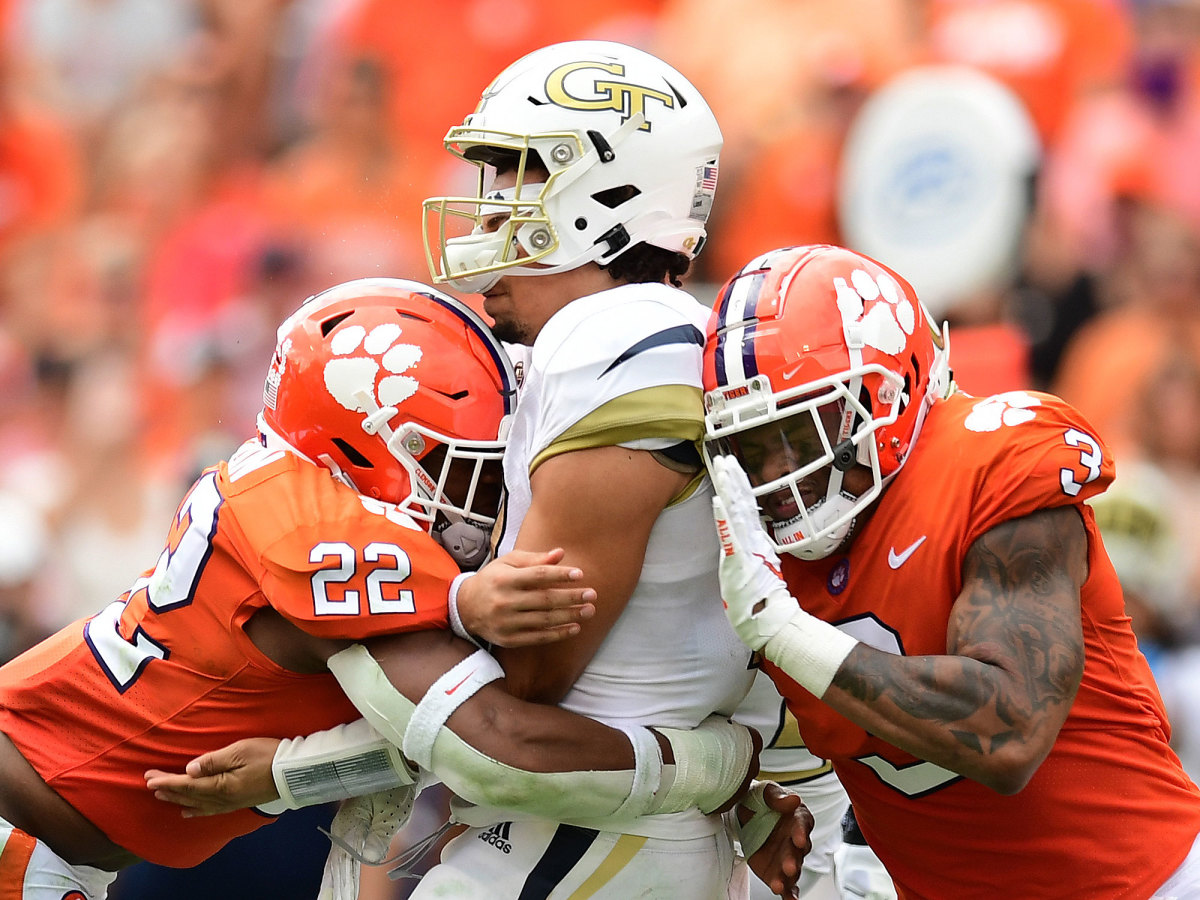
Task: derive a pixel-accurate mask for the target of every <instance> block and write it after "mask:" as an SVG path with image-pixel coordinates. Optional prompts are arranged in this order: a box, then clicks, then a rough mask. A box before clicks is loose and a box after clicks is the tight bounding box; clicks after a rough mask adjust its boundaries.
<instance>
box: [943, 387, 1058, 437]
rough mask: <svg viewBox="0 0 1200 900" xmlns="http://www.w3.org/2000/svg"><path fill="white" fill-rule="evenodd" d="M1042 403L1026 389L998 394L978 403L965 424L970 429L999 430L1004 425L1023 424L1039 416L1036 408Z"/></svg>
mask: <svg viewBox="0 0 1200 900" xmlns="http://www.w3.org/2000/svg"><path fill="white" fill-rule="evenodd" d="M1041 405H1042V401H1041V400H1039V399H1038V398H1037V397H1034V396H1032V395H1030V394H1027V393H1025V391H1009V392H1008V393H1006V394H996V395H995V396H994V397H988V398H987V399H986V400H982V401H980V402H979V403H976V404H975V407H974V408H973V409H972V410H971V412H970V414H969V415H968V416H967V418H966V421H965V422H963V424H964V425H966V427H967V430H968V431H997V430H999V429H1000V428H1001V427H1002V426H1004V425H1008V426H1013V425H1023V424H1024V423H1026V422H1028V421H1030V420H1031V419H1033V418H1034V417H1035V416H1037V413H1036V412H1035V409H1036V408H1037V407H1039V406H1041Z"/></svg>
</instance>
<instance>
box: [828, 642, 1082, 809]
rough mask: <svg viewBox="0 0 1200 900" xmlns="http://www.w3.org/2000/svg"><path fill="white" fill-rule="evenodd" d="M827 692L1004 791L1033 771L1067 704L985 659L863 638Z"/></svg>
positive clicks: (898, 740)
mask: <svg viewBox="0 0 1200 900" xmlns="http://www.w3.org/2000/svg"><path fill="white" fill-rule="evenodd" d="M1072 698H1073V694H1072ZM823 699H824V701H825V702H826V703H828V704H829V705H830V706H832V707H833V708H834V709H835V710H837V711H838V712H840V713H841V714H842V715H844V716H846V718H848V719H850V720H851V721H853V722H855V723H857V724H858V725H860V726H862V727H863V728H864V729H866V730H867V731H869V732H870V733H871V734H873V735H875V736H876V737H878V738H880V739H882V740H885V741H887V742H888V743H890V744H894V745H895V746H896V747H899V748H900V749H902V750H905V751H907V752H909V753H911V754H912V755H914V756H916V757H918V758H919V759H923V760H926V761H928V762H931V763H934V764H935V765H938V766H941V767H942V768H944V769H948V770H949V771H951V772H955V773H958V774H960V775H964V776H966V777H968V778H971V779H972V780H975V781H978V782H980V783H982V784H984V785H986V786H988V787H991V788H992V789H994V790H996V791H999V792H1000V793H1004V794H1010V793H1014V792H1015V791H1018V790H1020V789H1021V788H1022V787H1024V785H1025V784H1026V783H1027V782H1028V780H1029V778H1030V777H1032V775H1033V773H1034V771H1036V769H1037V767H1038V765H1040V764H1041V761H1042V760H1043V759H1044V758H1045V756H1046V754H1047V753H1049V751H1050V748H1051V746H1053V743H1054V739H1055V737H1056V736H1057V733H1058V729H1059V727H1061V724H1062V719H1063V717H1064V716H1065V709H1066V708H1069V706H1070V701H1069V700H1064V701H1063V702H1065V707H1064V708H1063V709H1061V710H1060V709H1058V708H1056V707H1057V706H1058V705H1059V704H1050V706H1049V707H1039V706H1038V705H1036V704H1034V703H1032V702H1031V698H1030V697H1029V696H1028V688H1026V687H1023V686H1022V685H1021V681H1020V679H1017V678H1014V677H1013V676H1012V675H1011V674H1010V673H1008V672H1005V671H1004V670H1003V669H1001V668H999V667H997V666H995V665H991V664H989V663H986V662H982V661H980V660H976V659H970V658H967V657H963V656H914V657H907V656H898V655H896V654H893V653H884V652H882V651H879V650H875V649H874V648H871V647H868V646H866V645H863V644H860V645H858V646H857V647H856V648H855V649H854V650H853V651H851V653H850V655H849V656H847V657H846V659H845V661H844V662H843V663H842V665H841V667H840V668H839V669H838V672H837V674H836V675H835V676H834V679H833V683H832V684H831V685H830V687H829V690H828V691H826V693H825V695H824V697H823Z"/></svg>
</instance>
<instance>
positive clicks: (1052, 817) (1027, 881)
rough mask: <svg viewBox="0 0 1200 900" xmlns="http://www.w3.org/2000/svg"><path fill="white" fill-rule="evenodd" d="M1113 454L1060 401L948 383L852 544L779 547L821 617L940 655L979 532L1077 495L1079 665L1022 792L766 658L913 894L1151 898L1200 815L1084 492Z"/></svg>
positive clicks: (866, 636) (1105, 476)
mask: <svg viewBox="0 0 1200 900" xmlns="http://www.w3.org/2000/svg"><path fill="white" fill-rule="evenodd" d="M1113 471H1114V470H1113V461H1112V459H1111V458H1110V457H1109V455H1108V451H1107V448H1106V447H1105V446H1104V445H1103V444H1102V443H1101V442H1100V440H1099V438H1098V437H1097V436H1096V435H1095V433H1094V432H1093V431H1092V430H1091V428H1090V426H1089V425H1088V424H1087V422H1086V421H1085V420H1084V419H1083V418H1082V417H1081V416H1080V415H1079V413H1077V412H1076V411H1075V410H1073V409H1072V408H1071V407H1069V406H1067V405H1066V404H1065V403H1063V402H1062V401H1061V400H1059V399H1058V398H1055V397H1051V396H1049V395H1047V394H1039V393H1034V392H1014V393H1009V394H1000V395H997V396H995V397H991V398H986V399H979V398H975V397H971V396H970V395H966V394H956V395H954V396H951V397H950V398H949V399H947V400H944V401H939V402H938V403H936V404H935V405H934V407H933V409H932V410H931V411H930V413H929V416H928V419H927V420H926V423H925V426H924V430H923V431H922V433H921V436H920V439H919V440H918V442H917V444H916V448H915V450H914V451H913V453H912V455H911V456H910V458H909V460H908V462H907V463H906V464H905V468H904V469H903V470H902V471H901V473H900V474H899V475H898V476H897V477H896V479H895V481H893V482H892V484H891V486H890V487H889V488H888V489H887V490H886V491H885V492H884V494H883V496H882V497H881V498H880V500H879V505H878V509H877V510H876V511H875V514H874V516H873V517H872V518H871V519H870V520H869V521H868V523H867V524H866V527H865V528H864V529H863V531H862V532H861V533H860V534H859V535H858V536H857V537H856V538H855V540H854V542H853V543H852V545H851V546H850V550H849V553H848V554H845V555H841V554H835V555H833V556H831V557H829V558H828V559H824V560H820V561H816V562H807V563H806V562H803V561H801V560H798V559H796V558H794V557H790V556H785V557H784V559H783V572H784V575H785V577H786V579H787V582H788V585H789V587H790V589H791V591H792V593H793V594H794V595H795V596H796V597H797V598H798V600H799V602H800V603H801V605H802V606H803V607H804V608H805V609H806V610H808V611H809V612H811V613H813V614H814V615H816V616H818V617H820V618H821V619H824V620H826V621H828V622H832V623H834V624H837V625H838V626H839V627H841V628H842V629H844V630H846V631H848V632H849V633H851V634H853V635H855V636H856V637H858V638H859V639H861V640H863V641H865V642H866V643H869V644H871V645H872V646H875V647H877V648H879V649H882V650H888V651H892V652H896V653H903V654H906V655H922V654H944V653H945V652H946V630H947V624H948V621H949V615H950V609H951V607H952V605H953V603H954V601H955V599H956V598H957V597H958V594H959V592H960V590H961V589H962V562H963V559H964V557H965V556H966V553H967V551H968V549H969V548H970V546H971V544H972V543H973V542H974V541H975V540H976V539H977V538H979V537H980V535H982V534H983V533H984V532H986V531H988V530H989V529H990V528H992V527H993V526H995V525H997V524H999V523H1001V522H1004V521H1005V520H1008V519H1012V518H1015V517H1018V516H1024V515H1028V514H1030V513H1032V512H1034V511H1035V510H1038V509H1042V508H1047V507H1055V506H1064V505H1068V504H1072V505H1077V506H1079V508H1080V509H1081V511H1082V514H1083V519H1084V522H1085V524H1086V527H1087V531H1088V536H1089V539H1090V551H1089V555H1088V564H1089V574H1088V579H1087V581H1086V582H1085V584H1084V586H1083V590H1082V597H1081V605H1082V618H1083V634H1084V640H1085V644H1086V663H1085V667H1084V673H1083V682H1082V684H1081V686H1080V688H1079V692H1078V695H1077V697H1076V699H1075V703H1074V705H1073V706H1072V708H1071V712H1070V715H1069V716H1068V718H1067V721H1066V723H1065V725H1064V726H1063V728H1062V731H1061V733H1060V734H1059V737H1058V740H1057V742H1056V743H1055V745H1054V748H1053V749H1052V750H1051V752H1050V755H1049V756H1048V757H1047V759H1046V760H1045V761H1044V762H1043V763H1042V765H1041V767H1040V768H1039V769H1038V771H1037V772H1036V773H1035V775H1034V776H1033V779H1032V780H1031V781H1030V783H1029V784H1028V785H1027V786H1026V787H1025V789H1024V790H1022V791H1020V792H1019V793H1017V794H1016V795H1014V796H1003V795H1001V794H999V793H996V792H995V791H993V790H991V789H989V788H986V787H983V786H982V785H980V784H979V783H977V782H974V781H971V780H969V779H967V778H964V777H961V776H958V775H955V774H954V773H952V772H949V771H947V770H945V769H942V768H940V767H938V766H935V765H933V764H931V763H928V762H924V761H921V760H918V759H917V758H916V757H914V756H912V755H910V754H908V753H905V752H904V751H902V750H899V749H897V748H896V747H894V746H892V745H890V744H888V743H886V742H884V741H882V740H880V739H878V738H876V737H873V736H872V735H871V734H869V733H868V732H866V731H865V730H863V729H862V728H860V727H859V726H857V725H855V724H854V723H852V722H850V721H849V720H847V719H845V718H843V717H842V716H840V715H839V714H838V713H836V712H834V711H833V710H832V709H831V708H830V707H828V706H826V705H825V704H823V703H821V702H820V701H818V700H817V699H816V698H814V697H813V696H812V695H811V694H809V693H808V692H806V691H805V690H803V689H802V688H801V687H799V685H797V684H796V683H795V682H794V681H792V680H791V679H789V678H788V677H787V676H785V675H783V674H782V673H781V672H780V671H779V670H778V669H777V668H775V667H773V666H769V665H768V666H767V669H768V671H769V672H770V674H771V675H772V677H773V678H774V679H775V681H776V683H777V685H778V686H779V688H780V690H781V691H782V692H783V693H784V694H785V696H786V697H787V698H788V701H789V706H790V708H791V709H792V711H793V712H794V713H795V715H796V718H797V720H798V721H799V723H800V730H801V733H802V735H803V736H804V739H805V742H806V743H807V745H808V746H809V748H810V749H811V750H812V752H813V753H815V754H818V755H819V756H822V757H825V758H828V759H831V760H832V762H833V764H834V768H835V769H836V771H837V774H838V776H839V777H840V778H841V780H842V782H843V784H844V785H845V786H846V789H847V791H848V792H849V794H850V797H851V801H852V802H853V804H854V810H855V813H856V814H857V817H858V821H859V823H860V825H861V826H862V830H863V834H864V835H865V836H866V838H867V840H868V841H869V842H870V843H871V845H872V846H873V847H874V848H875V850H876V851H877V853H878V854H879V857H880V859H881V860H882V861H883V863H884V864H885V865H886V866H887V868H888V870H889V872H890V873H891V874H892V877H893V879H894V880H895V882H896V885H897V888H898V889H899V891H900V895H901V896H902V897H904V898H909V900H911V898H918V897H920V898H946V897H954V898H956V900H959V898H985V897H986V898H995V897H1002V896H1018V897H1022V898H1054V900H1059V898H1062V897H1068V896H1069V897H1087V898H1098V897H1105V898H1117V897H1129V898H1134V897H1138V898H1145V897H1149V896H1150V894H1151V893H1152V891H1153V889H1154V888H1156V887H1158V886H1159V885H1160V884H1162V882H1163V881H1165V880H1166V878H1167V877H1168V876H1169V875H1170V874H1171V872H1173V871H1174V870H1175V869H1176V868H1177V867H1178V866H1179V864H1180V863H1181V862H1182V861H1183V859H1184V857H1185V856H1186V855H1187V853H1188V850H1189V849H1190V848H1191V845H1192V841H1193V840H1194V839H1195V837H1196V835H1197V832H1200V791H1198V790H1197V788H1196V786H1195V785H1194V784H1193V783H1192V782H1191V781H1190V780H1189V779H1188V777H1187V775H1186V774H1185V773H1184V771H1183V768H1182V767H1181V765H1180V763H1179V760H1178V758H1177V757H1176V756H1175V754H1174V753H1173V752H1172V750H1171V749H1170V747H1169V746H1168V743H1167V742H1168V737H1169V733H1170V732H1169V726H1168V723H1167V718H1166V713H1165V711H1164V709H1163V705H1162V700H1161V698H1160V697H1159V694H1158V689H1157V687H1156V686H1155V683H1154V680H1153V678H1152V676H1151V673H1150V669H1149V667H1148V666H1147V664H1146V661H1145V659H1144V658H1143V656H1142V655H1141V653H1140V652H1139V651H1138V648H1137V643H1136V640H1135V637H1134V634H1133V631H1132V630H1131V628H1130V622H1129V619H1128V617H1127V616H1126V615H1125V610H1124V601H1123V598H1122V594H1121V587H1120V584H1119V583H1118V581H1117V576H1116V573H1115V572H1114V570H1113V567H1112V564H1111V563H1110V562H1109V560H1108V557H1107V555H1106V554H1105V552H1104V549H1103V546H1102V545H1101V542H1100V536H1099V533H1098V531H1097V529H1096V525H1095V521H1094V519H1093V517H1092V513H1091V509H1090V508H1089V507H1088V506H1086V505H1085V504H1084V503H1083V501H1084V500H1086V499H1087V498H1088V497H1091V496H1094V495H1096V494H1098V493H1100V492H1102V491H1103V490H1104V489H1105V488H1106V487H1107V486H1108V484H1109V483H1110V481H1111V480H1112V477H1113Z"/></svg>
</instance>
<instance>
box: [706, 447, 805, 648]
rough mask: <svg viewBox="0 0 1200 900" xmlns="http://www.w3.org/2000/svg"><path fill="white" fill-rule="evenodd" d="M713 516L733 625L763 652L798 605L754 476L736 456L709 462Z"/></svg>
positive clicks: (727, 611) (723, 591)
mask: <svg viewBox="0 0 1200 900" xmlns="http://www.w3.org/2000/svg"><path fill="white" fill-rule="evenodd" d="M710 469H711V473H712V480H713V486H714V487H715V488H716V491H717V495H716V496H715V497H713V501H712V503H713V517H714V519H716V524H717V536H718V537H719V538H720V540H721V560H720V578H721V597H722V599H723V600H724V601H725V614H726V615H727V616H728V617H729V621H730V623H731V624H732V625H733V628H734V630H735V631H736V632H737V634H738V637H740V638H741V639H742V642H743V643H745V644H746V645H747V646H748V647H750V649H751V650H761V649H762V647H763V645H764V644H766V643H767V641H769V640H770V639H771V638H772V637H774V636H775V635H776V634H777V633H778V632H779V630H780V629H781V628H783V626H784V625H785V624H787V622H788V621H789V620H790V619H791V618H792V616H794V615H795V614H796V611H797V609H798V605H797V603H796V601H795V600H794V599H793V598H792V595H791V594H790V593H789V592H788V589H787V585H786V584H785V583H784V581H783V578H782V576H781V574H780V563H779V556H778V555H777V554H776V553H775V550H774V549H773V548H772V547H771V542H770V541H769V540H768V539H767V535H766V532H765V531H763V527H762V523H761V522H760V521H759V518H758V506H757V504H756V503H755V502H754V494H753V492H752V490H751V488H750V480H749V479H748V478H747V477H746V473H745V472H743V471H742V468H741V466H739V465H738V463H737V460H735V459H734V458H733V457H732V456H717V457H714V458H713V460H712V464H711V467H710Z"/></svg>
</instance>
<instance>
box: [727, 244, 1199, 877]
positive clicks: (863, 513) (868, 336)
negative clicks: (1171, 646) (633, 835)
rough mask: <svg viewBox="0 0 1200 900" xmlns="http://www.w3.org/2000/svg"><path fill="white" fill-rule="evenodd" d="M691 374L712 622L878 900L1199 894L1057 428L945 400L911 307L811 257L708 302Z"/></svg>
mask: <svg viewBox="0 0 1200 900" xmlns="http://www.w3.org/2000/svg"><path fill="white" fill-rule="evenodd" d="M704 379H705V388H706V391H707V393H706V395H705V402H706V418H705V423H706V434H705V443H704V451H705V454H706V461H707V463H708V465H709V466H710V467H711V470H712V472H713V475H714V480H715V482H716V487H717V495H718V496H717V498H716V499H715V500H714V512H715V517H716V522H717V527H718V530H719V532H720V535H721V543H722V556H721V566H720V578H721V586H722V591H723V595H724V598H725V602H726V604H727V605H728V610H727V611H728V615H729V618H730V620H731V622H732V623H733V624H734V626H735V628H736V629H737V631H738V633H739V635H741V637H742V639H743V640H744V641H745V642H746V644H747V645H748V646H750V647H752V648H754V649H756V650H758V651H759V652H760V653H761V654H762V655H763V657H764V658H765V660H766V662H765V667H766V669H767V671H768V673H769V674H770V675H771V676H772V677H773V678H774V680H775V682H776V685H777V686H778V687H779V688H780V690H781V691H782V692H783V693H784V694H785V696H786V697H787V699H788V704H789V707H790V709H791V711H792V712H793V713H794V715H795V716H796V719H797V721H798V722H799V727H800V731H801V733H802V734H803V735H804V737H805V740H806V741H807V743H808V745H809V747H810V749H811V750H812V751H813V752H814V753H816V754H818V755H820V756H823V757H825V758H828V759H830V760H831V761H832V762H833V765H834V768H835V770H836V772H837V774H838V776H839V777H840V779H841V781H842V783H843V784H844V785H845V787H846V790H847V793H848V794H849V796H850V800H851V802H852V803H853V809H854V813H855V815H856V817H857V820H858V824H859V825H860V827H861V830H862V834H863V836H864V837H865V838H866V840H867V841H868V842H869V844H870V845H871V847H872V848H873V849H874V850H875V851H876V852H877V853H878V855H879V857H880V859H881V860H882V861H883V863H884V864H885V865H886V867H887V869H888V871H889V873H890V874H891V876H892V878H893V879H894V881H895V886H896V888H897V890H898V893H899V895H900V896H901V897H966V896H971V897H997V896H1012V895H1016V896H1020V897H1028V898H1059V897H1063V896H1067V895H1069V896H1072V897H1118V896H1121V897H1142V898H1148V897H1151V896H1152V895H1153V896H1154V897H1200V843H1198V842H1197V833H1198V832H1200V791H1198V790H1197V787H1196V785H1195V784H1193V783H1192V782H1191V780H1190V779H1189V778H1188V777H1187V775H1186V774H1185V773H1184V771H1183V769H1182V767H1181V766H1180V763H1179V760H1178V759H1177V757H1176V756H1175V754H1174V753H1173V752H1172V750H1171V748H1170V746H1169V745H1168V739H1169V736H1170V726H1169V725H1168V722H1167V719H1166V715H1165V713H1164V710H1163V704H1162V700H1161V699H1160V697H1159V692H1158V690H1157V688H1156V686H1155V683H1154V680H1153V678H1152V676H1151V673H1150V670H1149V667H1148V666H1147V664H1146V660H1145V659H1144V658H1143V656H1142V655H1141V653H1140V652H1139V651H1138V648H1137V643H1136V640H1135V638H1134V634H1133V632H1132V631H1131V629H1130V622H1129V619H1128V617H1127V616H1126V615H1125V611H1124V604H1123V601H1122V596H1121V590H1120V586H1119V584H1118V582H1117V577H1116V574H1115V573H1114V571H1113V567H1112V564H1111V563H1110V562H1109V559H1108V557H1107V555H1106V554H1105V550H1104V546H1103V543H1102V541H1101V538H1100V535H1099V533H1098V531H1097V529H1096V525H1095V520H1094V517H1093V514H1092V511H1091V509H1090V507H1089V506H1088V505H1087V503H1086V502H1085V501H1087V500H1088V498H1090V497H1094V496H1096V495H1097V494H1099V493H1100V492H1102V491H1104V490H1105V488H1107V486H1108V485H1109V483H1110V481H1111V480H1112V477H1113V460H1112V458H1111V456H1110V454H1109V451H1108V448H1107V447H1106V446H1105V444H1104V442H1103V440H1102V439H1101V438H1100V436H1099V435H1097V434H1096V433H1095V431H1094V430H1093V429H1092V428H1091V426H1090V425H1089V424H1088V423H1087V422H1086V421H1085V420H1084V419H1083V418H1082V417H1081V416H1080V414H1079V413H1078V412H1076V411H1075V410H1074V409H1072V408H1071V407H1070V406H1068V405H1067V404H1065V403H1064V402H1062V401H1061V400H1059V399H1058V398H1056V397H1054V396H1051V395H1048V394H1044V393H1037V392H1033V391H1015V392H1012V393H1007V394H1000V395H997V396H992V397H984V398H980V397H973V396H970V395H968V394H965V393H963V392H961V391H956V390H955V389H954V387H953V384H952V380H951V379H950V373H949V364H948V346H947V334H946V330H945V329H944V328H943V329H942V331H941V332H940V333H939V332H938V331H937V330H935V327H934V325H933V323H932V322H930V321H929V318H928V314H927V313H926V311H925V310H924V309H923V307H922V305H921V303H920V301H919V300H918V299H917V297H916V296H915V295H914V293H913V291H912V288H911V287H910V285H909V284H908V283H907V282H906V281H904V279H903V278H901V277H900V276H899V275H897V274H896V273H895V272H893V271H891V270H889V269H888V268H886V267H884V266H882V265H880V264H879V263H877V262H875V261H873V260H871V259H868V258H866V257H865V256H862V255H859V254H857V253H854V252H851V251H849V250H846V249H842V248H838V247H830V246H806V247H792V248H784V249H780V250H777V251H774V252H772V253H768V254H766V255H764V256H762V257H760V258H758V259H756V260H754V261H752V262H750V263H749V264H748V265H746V266H745V267H744V268H743V269H742V270H741V271H740V272H738V273H737V274H736V275H735V276H734V277H733V278H731V279H730V280H729V281H728V282H727V283H726V284H725V286H724V287H723V288H722V289H721V291H720V293H719V296H718V297H717V300H716V302H715V305H714V314H713V317H712V320H711V322H710V324H709V328H708V336H707V347H706V350H705V373H704Z"/></svg>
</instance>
